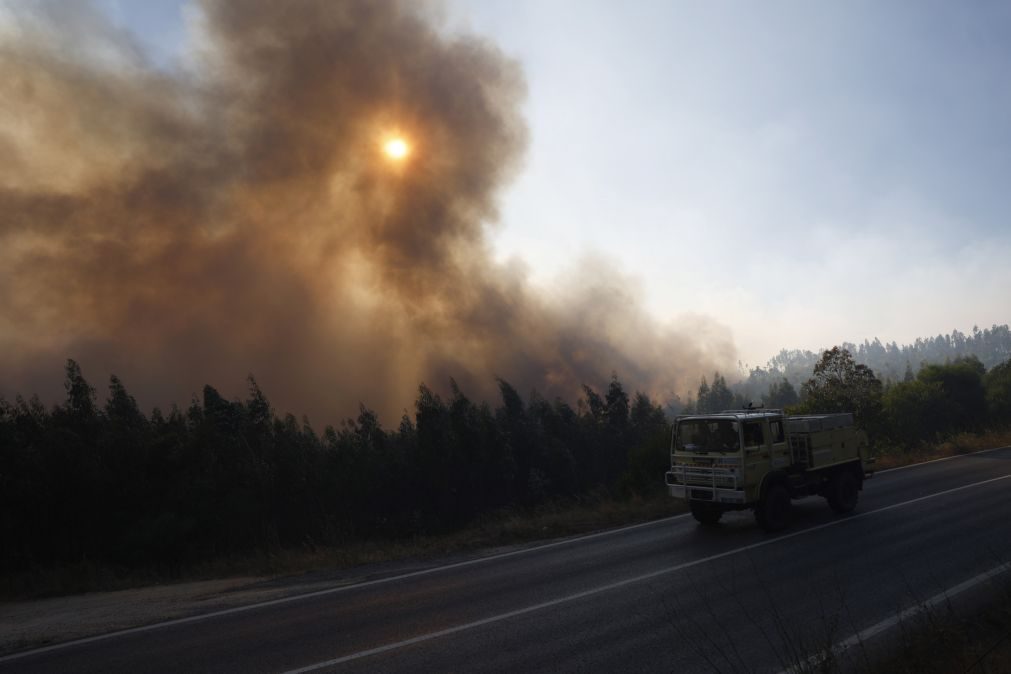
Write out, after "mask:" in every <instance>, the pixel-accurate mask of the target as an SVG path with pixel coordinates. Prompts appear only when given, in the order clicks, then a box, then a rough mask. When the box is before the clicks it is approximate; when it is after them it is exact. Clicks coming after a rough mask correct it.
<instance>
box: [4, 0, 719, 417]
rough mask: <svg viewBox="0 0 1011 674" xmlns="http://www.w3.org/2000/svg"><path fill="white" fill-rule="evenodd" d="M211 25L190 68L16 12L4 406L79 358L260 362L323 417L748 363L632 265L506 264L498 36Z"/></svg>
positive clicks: (8, 135)
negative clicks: (426, 387)
mask: <svg viewBox="0 0 1011 674" xmlns="http://www.w3.org/2000/svg"><path fill="white" fill-rule="evenodd" d="M200 15H201V17H202V20H201V22H200V25H201V31H200V34H201V36H202V37H201V40H200V41H199V42H198V47H197V49H196V53H197V54H198V56H197V57H196V58H197V61H196V63H198V64H199V68H197V69H196V71H197V72H198V74H197V75H194V74H192V73H190V74H178V73H176V74H173V73H167V72H165V71H163V70H159V69H157V68H154V67H152V66H151V65H150V64H148V63H147V62H146V61H145V57H144V56H143V52H142V50H140V49H138V48H136V47H135V46H133V45H132V44H131V42H130V38H129V36H125V35H122V34H120V33H118V32H117V31H116V29H114V28H111V27H109V26H107V25H104V24H102V22H101V21H100V19H99V17H98V15H97V14H96V13H94V12H89V11H87V10H86V9H80V8H78V9H76V10H74V11H73V13H70V9H69V7H68V5H67V4H66V3H61V4H59V5H51V6H50V5H42V6H35V7H34V8H33V9H32V10H31V12H30V13H25V12H15V11H10V10H8V11H7V12H6V13H4V12H0V19H2V28H0V40H2V42H0V100H2V101H3V104H2V108H0V155H2V156H3V158H4V159H3V162H2V163H0V394H3V395H6V396H8V397H10V396H11V395H13V394H14V393H15V392H21V393H31V392H39V393H40V394H42V395H43V398H44V399H48V400H56V399H58V395H57V394H58V392H59V387H60V383H61V367H62V363H63V361H64V359H65V358H68V357H72V358H75V359H76V360H78V361H79V362H80V363H81V364H82V367H83V368H84V372H85V374H86V375H87V376H89V377H90V378H91V379H92V381H93V383H96V384H101V381H102V379H103V378H104V377H106V376H107V375H108V374H109V373H116V374H118V375H119V376H120V377H121V378H122V379H123V381H124V382H125V384H126V385H127V387H128V389H129V390H130V391H131V392H132V393H134V394H135V395H137V397H138V398H139V399H140V400H141V401H142V402H143V403H144V404H146V405H153V404H160V405H164V404H165V403H167V402H170V401H176V402H179V403H181V404H185V403H187V402H188V401H189V399H190V397H191V396H192V395H193V393H194V392H196V391H199V389H200V387H201V386H202V385H203V384H204V383H210V384H213V385H215V386H216V387H218V388H220V389H221V390H222V392H223V393H225V394H227V395H234V396H241V395H242V394H243V393H244V389H245V378H246V376H247V375H248V374H249V373H253V374H254V375H255V376H256V378H257V380H258V381H259V383H260V385H261V387H262V388H263V389H264V390H265V391H266V392H267V394H268V395H269V396H270V397H271V399H272V401H273V402H274V403H275V405H277V407H279V408H280V409H282V410H291V411H294V412H296V413H301V412H307V413H309V415H310V416H311V418H312V419H313V420H314V421H315V422H317V423H325V422H330V421H334V420H336V419H339V418H340V417H342V416H344V415H347V414H349V413H352V412H354V410H355V409H356V406H357V404H358V402H359V401H363V402H365V403H366V404H368V405H370V406H372V407H374V408H376V409H378V410H379V411H380V413H381V414H382V415H383V416H384V418H385V420H386V422H387V423H390V422H393V421H395V418H396V416H399V414H400V413H401V411H402V410H404V409H405V408H407V409H409V408H410V407H411V404H412V401H413V399H414V395H415V393H416V387H417V384H418V383H419V382H421V381H426V382H429V383H431V384H433V385H435V386H436V388H441V387H442V386H443V385H444V384H445V383H446V382H447V381H448V378H449V377H454V378H456V380H457V381H458V382H459V383H460V385H461V387H462V388H463V390H464V391H466V392H468V393H469V394H471V395H473V396H475V397H491V396H493V395H494V387H495V377H496V376H498V377H502V378H504V379H506V380H508V381H510V382H511V383H513V384H514V385H516V386H517V387H518V388H519V389H520V390H521V391H529V390H530V389H531V388H537V389H538V390H539V391H541V392H542V393H543V394H545V395H548V396H554V395H561V396H563V397H564V398H566V399H568V400H570V401H571V400H574V399H575V397H576V396H577V395H578V392H579V387H580V386H581V385H582V384H583V383H586V384H590V385H593V386H600V385H601V384H604V383H606V381H607V380H608V379H609V378H610V376H611V373H612V372H616V373H617V374H618V375H619V377H620V378H621V379H622V381H623V382H624V383H625V385H626V386H627V387H628V388H638V389H641V390H643V391H646V392H649V393H651V394H654V395H657V396H660V397H665V396H667V395H668V394H670V393H671V392H672V391H680V392H683V391H685V390H688V389H689V388H690V387H691V386H693V385H694V384H696V383H697V380H698V377H699V376H700V375H701V374H703V373H707V372H711V371H712V369H713V368H714V367H722V368H725V367H726V365H727V364H728V363H731V362H733V347H732V345H731V343H730V339H729V336H728V335H727V334H726V333H725V332H723V331H722V330H719V329H718V328H714V327H713V326H712V325H711V324H709V323H708V322H707V321H705V320H703V319H701V318H700V319H697V320H696V321H694V324H692V325H686V326H685V328H684V331H683V332H682V333H678V332H675V331H673V330H672V329H670V328H665V327H662V326H661V325H659V324H657V323H656V322H655V321H654V320H652V319H651V318H650V317H649V316H648V315H647V314H646V313H645V312H644V310H643V309H642V308H641V306H640V304H639V303H638V302H637V301H636V297H635V296H634V293H633V291H632V290H631V289H630V287H629V286H628V285H627V284H626V283H625V282H624V281H623V280H622V279H621V277H620V276H619V275H616V274H615V273H614V272H613V270H609V269H606V268H599V267H597V266H591V265H588V266H587V267H586V268H585V270H584V271H583V272H581V273H580V275H579V276H578V278H577V280H576V282H574V283H573V284H572V287H571V288H566V289H563V290H561V291H560V292H559V293H557V294H554V295H552V296H551V297H550V298H548V297H544V296H541V295H540V294H538V293H537V292H535V290H534V289H532V288H531V287H530V285H529V284H528V283H527V281H526V279H525V277H524V275H523V273H522V272H521V271H517V270H516V269H513V268H511V267H503V266H502V265H499V264H497V263H496V262H495V261H494V259H493V257H492V255H491V254H490V250H489V244H488V241H487V239H486V235H485V227H487V226H488V224H489V223H492V222H493V221H494V220H495V219H496V199H497V197H498V195H499V192H500V191H501V189H502V187H503V186H504V185H505V184H506V183H507V182H508V181H509V179H510V178H511V177H512V176H514V175H515V174H516V173H517V171H518V170H519V169H520V168H521V166H520V164H521V159H522V155H523V151H524V148H525V144H526V140H527V133H526V128H525V125H524V121H523V119H522V118H521V116H520V108H519V104H520V102H521V101H522V98H523V96H524V95H525V86H524V79H523V76H522V73H521V71H520V69H519V67H518V66H517V64H516V63H514V62H513V61H511V60H509V59H508V58H506V57H505V56H504V55H503V54H501V53H500V52H499V51H498V50H497V49H496V48H495V47H493V46H491V45H489V44H487V43H486V42H483V41H481V40H477V39H473V38H462V37H447V36H446V35H445V34H444V33H441V32H440V31H439V29H438V28H437V27H434V26H433V23H432V21H431V19H430V18H429V17H428V16H427V15H426V14H425V10H424V8H423V6H421V5H419V4H418V3H415V2H402V3H397V2H373V1H367V2H356V1H349V0H342V1H341V2H332V1H330V0H320V1H308V0H305V1H300V0H296V1H286V2H275V1H273V0H264V1H260V0H254V1H244V2H235V1H231V0H230V1H228V2H224V1H222V2H207V3H204V5H203V6H202V12H201V13H200ZM394 134H400V135H402V136H403V137H405V138H406V139H408V141H409V143H410V145H411V154H410V155H409V156H408V157H407V158H406V159H405V160H403V161H400V162H395V161H392V160H391V159H390V158H389V157H387V156H386V155H385V154H384V153H383V152H382V144H383V142H384V141H385V140H386V139H388V138H389V137H391V136H392V135H394ZM560 254H564V252H563V251H560ZM671 290H672V291H674V290H676V289H673V288H672V289H671Z"/></svg>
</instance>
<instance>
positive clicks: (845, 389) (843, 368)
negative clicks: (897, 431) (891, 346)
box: [794, 346, 882, 433]
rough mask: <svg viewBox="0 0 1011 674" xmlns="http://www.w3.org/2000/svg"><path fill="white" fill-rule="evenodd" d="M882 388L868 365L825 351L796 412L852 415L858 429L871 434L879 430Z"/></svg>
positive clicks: (837, 350) (836, 350)
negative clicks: (848, 413) (845, 413)
mask: <svg viewBox="0 0 1011 674" xmlns="http://www.w3.org/2000/svg"><path fill="white" fill-rule="evenodd" d="M881 393H882V385H881V382H880V381H879V380H878V378H877V377H875V376H874V372H873V371H872V370H871V369H870V368H869V367H867V366H866V365H860V364H857V363H856V362H854V360H853V356H851V355H850V352H849V351H847V350H846V349H841V348H839V347H838V346H837V347H833V348H832V349H829V350H828V351H825V352H824V353H823V354H822V357H821V360H819V361H818V362H817V363H816V364H815V366H814V375H813V376H812V377H811V378H810V379H808V380H807V381H806V382H805V383H804V385H803V386H801V389H800V396H801V403H800V405H799V406H797V407H795V408H794V409H796V410H797V411H803V412H807V413H815V412H852V413H853V417H854V420H855V421H856V423H857V425H859V426H861V427H862V428H864V429H865V430H867V431H868V432H869V433H873V432H874V431H877V430H878V429H879V425H880V418H881Z"/></svg>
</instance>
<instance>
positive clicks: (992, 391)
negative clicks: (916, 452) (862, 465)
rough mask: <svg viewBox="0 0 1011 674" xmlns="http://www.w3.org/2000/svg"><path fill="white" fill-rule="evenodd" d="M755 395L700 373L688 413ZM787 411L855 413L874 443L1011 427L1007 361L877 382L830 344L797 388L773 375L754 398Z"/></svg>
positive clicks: (961, 364) (962, 362) (936, 368)
mask: <svg viewBox="0 0 1011 674" xmlns="http://www.w3.org/2000/svg"><path fill="white" fill-rule="evenodd" d="M755 402H756V401H750V400H747V399H746V398H745V397H744V395H743V394H742V393H741V392H740V390H738V391H734V390H733V389H732V388H731V387H729V386H728V385H727V383H726V379H725V378H724V377H723V376H722V375H720V373H718V372H717V373H715V374H714V375H713V379H712V382H711V383H710V382H709V381H708V380H707V379H705V378H703V379H702V381H701V383H700V384H699V388H698V394H697V397H696V398H694V399H692V400H690V401H689V402H688V404H687V405H686V406H685V409H684V411H685V412H689V413H690V412H702V413H705V412H718V411H720V410H724V409H734V408H738V409H739V408H743V407H746V406H747V405H749V404H755ZM758 402H759V403H760V405H761V406H763V407H769V408H781V409H785V410H786V411H787V412H788V413H791V414H814V413H826V412H852V413H853V414H854V417H855V421H856V423H857V424H858V425H859V426H861V427H862V428H864V430H866V431H867V432H868V434H869V435H870V437H871V440H872V442H873V443H874V444H876V445H877V447H878V449H879V450H881V449H883V448H885V447H892V448H902V449H909V448H913V447H916V446H917V445H920V444H922V443H926V442H932V441H937V440H941V439H944V438H945V437H948V436H950V435H951V434H954V433H962V432H978V431H983V430H987V429H997V428H1006V427H1008V426H1011V360H1005V361H1003V362H1001V363H999V364H997V365H994V366H993V367H991V368H990V369H989V370H988V369H987V368H986V366H985V365H984V364H983V362H982V361H981V360H980V359H979V358H977V357H976V356H974V355H969V356H960V357H957V358H954V359H951V360H947V361H946V362H943V363H924V364H923V365H922V367H920V369H919V371H918V372H916V373H915V374H914V373H913V370H912V367H907V368H906V371H905V372H904V373H903V376H902V378H901V380H899V381H894V380H892V379H886V380H885V381H882V380H881V379H880V378H879V377H878V376H877V375H876V374H875V372H874V370H873V369H872V368H870V367H869V366H867V365H865V364H863V363H860V362H858V361H857V359H856V358H854V356H853V355H852V354H851V353H850V351H849V350H848V349H846V348H844V347H839V346H837V347H833V348H832V349H829V350H827V351H825V352H823V353H822V355H821V357H820V358H819V359H818V360H817V361H816V362H815V364H814V366H813V368H812V370H811V373H810V377H809V378H808V379H807V380H806V381H804V382H803V383H802V384H801V386H800V390H799V391H798V390H797V389H796V388H795V387H794V386H793V384H792V383H791V382H790V380H789V379H787V378H786V377H780V378H779V380H778V381H776V380H773V381H772V382H771V383H770V384H769V385H768V388H767V389H766V392H765V393H764V394H763V395H762V396H761V398H760V399H759V401H758Z"/></svg>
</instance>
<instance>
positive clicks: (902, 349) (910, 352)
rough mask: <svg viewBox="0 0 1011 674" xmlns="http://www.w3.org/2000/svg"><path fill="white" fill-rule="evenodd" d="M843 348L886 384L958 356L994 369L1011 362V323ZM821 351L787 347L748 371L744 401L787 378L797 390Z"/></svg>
mask: <svg viewBox="0 0 1011 674" xmlns="http://www.w3.org/2000/svg"><path fill="white" fill-rule="evenodd" d="M839 348H840V349H843V350H845V351H848V352H849V353H850V355H852V356H853V359H854V360H855V361H856V362H857V363H860V364H862V365H866V366H867V367H869V368H871V369H872V370H873V371H874V372H875V373H876V376H877V377H878V378H879V379H880V380H881V381H882V382H884V383H889V382H899V381H903V380H904V379H906V378H907V377H908V376H909V373H912V374H913V375H915V373H916V372H917V371H919V369H920V368H921V367H923V366H924V365H926V364H930V363H944V362H947V361H952V360H955V359H958V358H966V357H975V358H976V360H978V361H979V362H980V363H982V364H983V366H984V367H985V368H993V367H995V366H997V365H999V364H1000V363H1003V362H1005V361H1007V360H1008V359H1009V358H1011V328H1009V327H1008V325H1007V324H1002V325H993V326H991V327H989V328H983V329H980V328H979V327H978V326H973V328H972V331H971V332H970V333H969V334H965V333H963V332H960V331H958V330H953V331H952V332H951V333H950V334H942V335H937V336H936V337H926V338H917V339H916V340H915V341H914V342H912V343H911V344H901V345H900V344H898V343H896V342H894V341H892V342H887V343H882V342H881V340H880V339H878V338H876V337H875V338H874V339H873V340H866V339H865V340H864V341H863V342H862V343H860V344H853V343H849V342H843V343H841V344H840V345H839ZM821 355H822V354H821V353H820V352H815V351H808V350H805V349H792V350H789V349H783V350H781V351H780V352H779V353H778V354H776V355H775V356H774V357H772V358H770V359H769V362H768V363H767V364H766V366H765V367H755V368H749V369H747V370H746V371H747V375H746V376H745V377H744V378H743V379H742V380H741V381H740V382H738V383H737V384H736V385H735V386H734V387H733V389H734V392H735V393H739V394H740V395H741V397H742V398H744V399H751V400H757V399H759V398H760V397H762V396H763V395H765V392H766V391H767V389H768V388H769V386H771V385H773V384H778V383H780V382H781V381H782V380H783V379H786V380H787V381H788V382H789V383H790V385H791V386H792V387H793V388H794V389H799V388H800V386H801V385H802V384H803V383H804V382H805V381H806V380H807V379H808V377H810V376H811V372H812V370H813V369H814V366H815V365H816V364H817V362H818V360H819V359H820V358H821Z"/></svg>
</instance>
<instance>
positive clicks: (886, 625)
mask: <svg viewBox="0 0 1011 674" xmlns="http://www.w3.org/2000/svg"><path fill="white" fill-rule="evenodd" d="M1006 571H1011V562H1005V563H1004V564H999V565H997V566H995V567H993V568H992V569H990V570H989V571H984V572H983V573H981V574H979V575H978V576H973V577H972V578H970V579H969V580H967V581H964V582H962V583H959V584H958V585H955V586H953V587H949V588H948V589H947V590H942V591H941V592H938V593H937V594H935V595H934V596H933V597H931V598H930V599H928V600H926V601H924V602H923V603H920V604H916V605H915V606H910V607H909V608H907V609H905V610H904V611H902V612H900V613H897V614H895V615H894V616H892V617H890V618H885V619H884V620H882V621H881V622H878V623H875V624H873V625H871V626H870V627H868V628H866V629H863V630H861V631H859V632H857V633H856V634H854V635H853V636H851V637H850V638H848V639H844V640H842V641H840V642H839V643H837V644H836V645H835V646H833V647H832V653H833V654H835V655H841V654H842V653H844V652H846V651H847V650H848V649H850V648H852V647H854V646H857V645H858V644H862V643H863V642H865V641H867V640H868V639H871V638H873V637H875V636H877V635H879V634H881V633H882V632H885V631H887V630H890V629H891V628H893V627H895V626H896V625H898V624H899V623H901V622H902V621H904V620H908V619H909V618H912V617H915V616H916V615H917V614H919V613H922V612H924V611H926V610H927V609H929V608H932V607H934V606H937V605H938V604H942V603H944V602H946V601H948V600H950V599H952V598H953V597H956V596H958V595H960V594H962V593H963V592H965V591H966V590H971V589H972V588H974V587H976V586H977V585H979V584H980V583H985V582H987V581H988V580H992V579H993V578H996V577H997V576H999V575H1000V574H1002V573H1005V572H1006ZM827 657H828V653H827V652H826V651H821V652H820V653H815V654H814V655H812V656H811V657H809V658H808V659H807V660H805V661H804V663H803V664H802V665H801V667H800V668H790V669H784V670H783V671H782V672H780V673H779V674H794V672H798V671H808V669H807V668H808V667H816V666H817V665H818V664H820V663H822V662H824V661H825V659H826V658H827Z"/></svg>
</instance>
